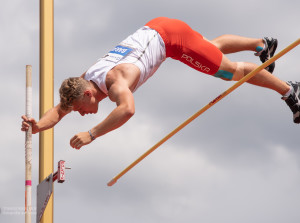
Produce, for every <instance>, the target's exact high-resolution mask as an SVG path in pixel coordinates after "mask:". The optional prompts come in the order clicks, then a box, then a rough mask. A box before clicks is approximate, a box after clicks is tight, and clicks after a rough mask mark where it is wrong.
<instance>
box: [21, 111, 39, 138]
mask: <svg viewBox="0 0 300 223" xmlns="http://www.w3.org/2000/svg"><path fill="white" fill-rule="evenodd" d="M22 119H23V121H22V128H21V130H22V131H27V130H28V129H29V126H30V124H29V123H31V125H32V134H35V133H38V132H39V128H38V126H37V122H36V121H35V119H34V118H27V117H26V115H23V116H22Z"/></svg>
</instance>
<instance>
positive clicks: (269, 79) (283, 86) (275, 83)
mask: <svg viewBox="0 0 300 223" xmlns="http://www.w3.org/2000/svg"><path fill="white" fill-rule="evenodd" d="M257 67H258V66H257V65H256V64H252V63H247V62H232V61H230V60H229V59H228V58H227V57H226V56H224V55H223V58H222V62H221V66H220V69H219V70H221V71H228V72H230V73H232V74H233V77H232V80H234V81H238V80H240V79H241V78H243V77H244V76H245V75H246V74H248V73H250V72H251V71H253V70H254V69H256V68H257ZM248 83H250V84H253V85H256V86H260V87H265V88H269V89H272V90H274V91H276V92H278V93H279V94H281V95H284V94H286V93H287V92H288V91H289V90H290V86H289V85H288V84H287V83H286V82H284V81H282V80H280V79H279V78H277V77H275V76H274V75H272V74H271V73H269V72H268V71H266V70H261V71H260V72H258V73H257V74H256V75H255V76H254V77H252V78H251V79H250V80H248Z"/></svg>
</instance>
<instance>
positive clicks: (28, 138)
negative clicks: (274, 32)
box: [25, 65, 32, 223]
mask: <svg viewBox="0 0 300 223" xmlns="http://www.w3.org/2000/svg"><path fill="white" fill-rule="evenodd" d="M31 70H32V69H31V65H26V116H27V118H28V119H30V118H32V84H31V83H32V81H31ZM31 163H32V128H31V124H30V127H29V129H28V130H27V131H26V135H25V223H31V210H32V206H31V205H32V204H31V198H32V196H31V176H32V174H31Z"/></svg>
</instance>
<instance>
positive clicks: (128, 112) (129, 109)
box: [124, 107, 135, 119]
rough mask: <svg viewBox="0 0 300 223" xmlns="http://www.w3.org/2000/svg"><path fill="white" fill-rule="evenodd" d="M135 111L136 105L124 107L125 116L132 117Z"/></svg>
mask: <svg viewBox="0 0 300 223" xmlns="http://www.w3.org/2000/svg"><path fill="white" fill-rule="evenodd" d="M134 113H135V108H134V107H127V108H125V109H124V116H125V117H127V118H128V119H130V118H131V117H132V116H133V115H134Z"/></svg>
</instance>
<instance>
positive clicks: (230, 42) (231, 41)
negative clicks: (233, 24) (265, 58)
mask: <svg viewBox="0 0 300 223" xmlns="http://www.w3.org/2000/svg"><path fill="white" fill-rule="evenodd" d="M210 42H211V43H212V44H214V45H215V46H216V47H218V48H219V49H220V50H221V52H222V53H223V54H229V53H236V52H240V51H244V50H249V51H254V52H256V51H257V47H258V46H259V47H264V41H263V39H254V38H248V37H242V36H237V35H222V36H219V37H217V38H215V39H213V40H211V41H210Z"/></svg>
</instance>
